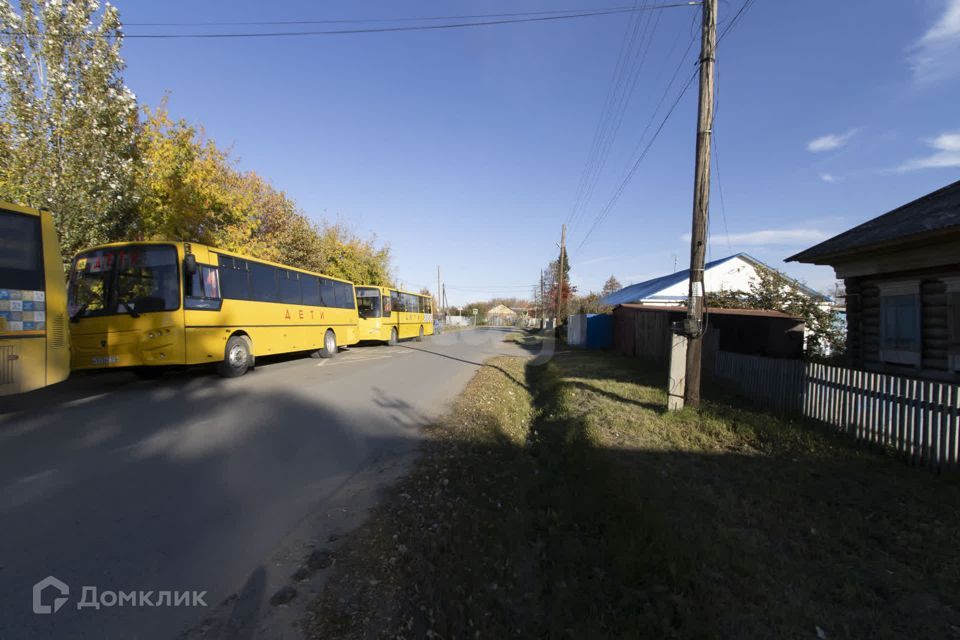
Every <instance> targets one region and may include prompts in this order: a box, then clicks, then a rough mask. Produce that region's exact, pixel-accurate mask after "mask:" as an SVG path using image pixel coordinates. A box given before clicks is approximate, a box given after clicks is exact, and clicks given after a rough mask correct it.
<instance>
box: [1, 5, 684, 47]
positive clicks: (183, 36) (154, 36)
mask: <svg viewBox="0 0 960 640" xmlns="http://www.w3.org/2000/svg"><path fill="white" fill-rule="evenodd" d="M691 4H695V3H690V2H682V3H672V4H660V5H655V6H651V7H650V8H649V9H650V10H655V9H672V8H679V7H689V6H691ZM633 11H634V9H611V10H603V11H583V12H580V13H569V14H564V15H544V16H535V17H528V18H504V19H502V20H483V21H478V22H452V23H446V24H428V25H413V26H386V27H369V28H357V29H332V30H323V31H250V32H233V33H128V34H123V35H122V36H121V37H123V38H124V39H143V40H209V39H215V40H225V39H240V38H284V37H303V36H338V35H356V34H363V33H399V32H407V31H439V30H443V29H465V28H470V27H488V26H498V25H507V24H520V23H532V22H547V21H557V20H572V19H579V18H591V17H596V16H609V15H618V14H624V13H632V12H633ZM0 35H7V36H14V35H19V36H29V35H30V34H27V33H23V32H15V31H4V32H0ZM66 37H72V38H95V37H106V38H110V36H100V35H99V34H95V33H83V34H77V35H72V36H70V35H68V36H66Z"/></svg>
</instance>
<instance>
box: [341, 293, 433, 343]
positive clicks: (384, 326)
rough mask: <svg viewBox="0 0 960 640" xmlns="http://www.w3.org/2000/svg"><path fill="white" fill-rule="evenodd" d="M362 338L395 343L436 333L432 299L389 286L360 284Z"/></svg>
mask: <svg viewBox="0 0 960 640" xmlns="http://www.w3.org/2000/svg"><path fill="white" fill-rule="evenodd" d="M356 290H357V311H358V313H359V315H360V322H359V327H360V340H380V341H383V342H386V343H388V344H396V343H397V342H398V341H400V340H403V339H405V338H416V339H417V340H423V336H432V335H433V309H432V308H431V307H432V304H433V300H432V299H431V298H430V297H429V296H424V295H420V294H419V293H410V292H407V291H400V290H398V289H392V288H390V287H377V286H370V285H357V287H356Z"/></svg>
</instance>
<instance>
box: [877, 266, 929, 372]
mask: <svg viewBox="0 0 960 640" xmlns="http://www.w3.org/2000/svg"><path fill="white" fill-rule="evenodd" d="M878 286H879V288H880V360H882V361H883V362H888V363H890V364H902V365H909V366H914V367H919V366H920V361H921V349H922V344H921V325H920V304H921V303H920V282H919V281H915V282H883V283H880V284H879V285H878Z"/></svg>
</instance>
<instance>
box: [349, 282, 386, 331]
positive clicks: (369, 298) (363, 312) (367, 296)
mask: <svg viewBox="0 0 960 640" xmlns="http://www.w3.org/2000/svg"><path fill="white" fill-rule="evenodd" d="M356 292H357V314H358V315H359V316H360V319H359V321H358V325H359V326H358V329H359V332H360V339H361V340H384V339H385V338H384V337H383V316H384V308H383V301H382V299H381V296H380V289H377V288H374V287H356Z"/></svg>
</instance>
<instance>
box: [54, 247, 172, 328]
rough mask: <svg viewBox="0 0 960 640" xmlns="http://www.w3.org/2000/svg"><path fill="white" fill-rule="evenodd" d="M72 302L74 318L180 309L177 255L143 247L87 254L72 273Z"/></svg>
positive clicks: (71, 307)
mask: <svg viewBox="0 0 960 640" xmlns="http://www.w3.org/2000/svg"><path fill="white" fill-rule="evenodd" d="M68 304H69V306H68V309H69V312H70V316H71V317H74V318H78V317H85V316H99V315H111V314H118V313H127V314H130V315H134V316H135V315H139V314H141V313H148V312H151V311H173V310H175V309H179V308H180V280H179V269H178V267H177V251H176V249H174V248H173V247H166V246H156V245H141V246H131V247H111V248H109V249H96V250H93V251H87V252H85V253H81V254H79V255H78V256H77V257H76V258H75V259H74V262H73V268H72V269H71V270H70V290H69V301H68Z"/></svg>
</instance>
